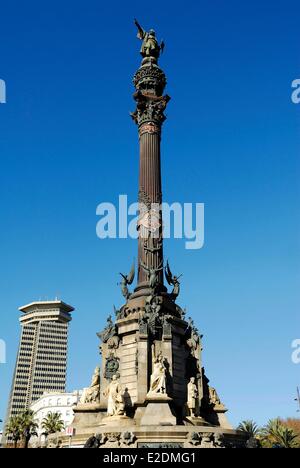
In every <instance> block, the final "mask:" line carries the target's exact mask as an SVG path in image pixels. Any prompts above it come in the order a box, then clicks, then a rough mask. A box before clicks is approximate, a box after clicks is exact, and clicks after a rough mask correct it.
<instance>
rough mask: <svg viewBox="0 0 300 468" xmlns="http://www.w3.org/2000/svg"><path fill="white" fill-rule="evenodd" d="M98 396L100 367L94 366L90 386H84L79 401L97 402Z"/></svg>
mask: <svg viewBox="0 0 300 468" xmlns="http://www.w3.org/2000/svg"><path fill="white" fill-rule="evenodd" d="M99 398H100V368H99V367H96V369H95V371H94V374H93V377H92V382H91V386H90V387H89V388H85V389H84V391H83V394H82V397H81V400H80V403H83V404H85V403H98V402H99Z"/></svg>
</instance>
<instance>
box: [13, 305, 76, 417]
mask: <svg viewBox="0 0 300 468" xmlns="http://www.w3.org/2000/svg"><path fill="white" fill-rule="evenodd" d="M19 310H20V311H21V312H22V313H23V315H22V316H21V317H20V319H19V320H20V324H21V338H20V345H19V350H18V355H17V360H16V366H15V372H14V376H13V382H12V387H11V393H10V399H9V405H8V411H7V419H8V418H9V417H10V416H14V415H16V414H18V413H20V412H22V411H24V410H27V409H29V407H30V405H31V404H32V403H33V402H34V401H36V400H37V399H38V398H40V397H41V396H42V395H43V393H44V392H46V391H53V392H65V390H66V373H67V345H68V325H69V322H70V320H72V317H71V314H70V313H71V312H72V311H73V310H74V308H73V307H71V306H70V305H68V304H65V303H64V302H62V301H59V300H55V301H38V302H32V303H31V304H28V305H25V306H23V307H20V309H19Z"/></svg>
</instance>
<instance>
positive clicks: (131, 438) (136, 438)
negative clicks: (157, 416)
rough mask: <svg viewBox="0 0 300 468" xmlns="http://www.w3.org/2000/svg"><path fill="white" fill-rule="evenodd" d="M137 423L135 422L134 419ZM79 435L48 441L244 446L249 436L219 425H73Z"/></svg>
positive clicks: (103, 444) (65, 444)
mask: <svg viewBox="0 0 300 468" xmlns="http://www.w3.org/2000/svg"><path fill="white" fill-rule="evenodd" d="M132 423H134V421H132ZM72 426H74V428H75V434H74V436H73V437H72V441H71V443H70V438H69V437H68V436H66V435H61V434H52V435H50V436H49V440H48V443H52V444H56V445H58V446H59V447H62V448H64V447H69V446H71V447H74V448H82V447H84V445H85V443H86V442H87V440H88V439H89V438H90V437H92V436H96V437H98V438H99V440H100V447H99V448H104V449H106V448H116V449H117V448H121V449H125V448H129V449H131V448H174V449H176V448H193V449H198V448H233V447H234V448H244V447H245V444H246V437H245V435H244V434H243V433H241V432H238V431H235V430H229V429H223V428H220V427H215V426H179V425H175V426H164V425H161V426H157V425H152V426H151V425H146V426H143V425H139V426H137V425H131V426H130V425H127V424H126V425H125V426H123V427H122V425H119V427H118V426H115V425H102V424H100V425H99V426H97V427H90V428H89V429H88V428H87V427H80V426H77V425H72Z"/></svg>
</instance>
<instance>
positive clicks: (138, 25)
mask: <svg viewBox="0 0 300 468" xmlns="http://www.w3.org/2000/svg"><path fill="white" fill-rule="evenodd" d="M134 24H135V25H136V27H137V28H138V36H137V37H138V38H139V39H141V40H143V39H144V37H145V31H144V30H143V28H142V26H141V25H140V24H139V23H138V21H137V19H136V18H134Z"/></svg>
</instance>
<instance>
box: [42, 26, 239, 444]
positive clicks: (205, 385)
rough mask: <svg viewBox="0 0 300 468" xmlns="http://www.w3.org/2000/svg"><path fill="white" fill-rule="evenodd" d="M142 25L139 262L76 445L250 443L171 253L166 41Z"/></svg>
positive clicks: (109, 332) (89, 392)
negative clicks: (225, 394)
mask: <svg viewBox="0 0 300 468" xmlns="http://www.w3.org/2000/svg"><path fill="white" fill-rule="evenodd" d="M135 24H136V26H137V29H138V38H139V39H140V40H141V41H142V46H141V50H140V53H141V55H142V63H141V66H140V67H139V69H138V70H137V72H136V73H135V75H134V80H133V81H134V86H135V93H134V100H135V101H136V109H135V111H134V112H133V113H132V114H131V117H132V119H133V121H134V122H135V123H136V125H137V127H138V135H139V148H140V171H139V174H140V175H139V222H138V226H137V229H138V233H139V235H138V260H137V265H133V266H132V268H131V270H130V272H129V273H128V274H124V273H121V274H120V277H121V283H120V286H121V292H122V295H123V296H124V299H125V303H124V305H122V307H121V308H120V309H119V310H117V309H116V308H114V315H115V316H114V318H112V317H111V316H109V317H108V319H107V325H106V327H105V329H104V330H103V331H101V332H100V333H98V336H99V338H100V340H101V344H100V354H101V356H102V359H101V361H102V364H101V368H96V370H95V373H94V375H93V378H92V382H91V386H90V387H88V388H86V389H85V390H84V392H83V396H82V399H81V402H80V403H79V404H78V405H77V407H75V409H74V411H75V419H74V423H73V427H74V429H75V435H74V437H73V439H72V444H73V445H78V446H82V447H83V446H84V447H87V448H102V447H103V448H114V447H115V448H117V447H123V448H126V447H129V448H134V447H136V448H140V447H170V448H171V447H174V448H175V447H184V448H189V447H193V448H196V447H197V448H212V447H217V448H221V447H230V446H232V447H237V446H242V445H243V443H244V439H243V436H242V435H241V434H240V433H238V432H237V431H234V430H233V429H232V428H231V426H230V424H229V423H228V421H227V418H226V412H227V409H226V407H225V406H224V405H223V404H222V402H221V400H220V398H219V396H218V394H217V392H216V390H215V389H214V388H212V387H210V386H209V380H208V378H207V376H206V375H205V371H204V368H203V365H202V358H201V353H202V343H201V339H202V336H201V335H200V333H199V331H198V330H197V328H196V327H195V325H194V322H193V320H192V319H191V318H188V319H187V318H186V316H185V315H186V312H185V310H183V309H182V308H181V307H180V306H179V305H178V303H177V300H178V297H179V294H180V279H181V276H179V275H174V274H173V272H172V269H171V267H170V264H169V261H165V260H164V255H163V229H162V211H161V204H162V183H161V155H160V143H161V131H162V125H163V122H164V121H165V119H166V116H165V109H166V107H167V104H168V102H169V100H170V97H169V96H168V95H164V89H165V86H166V76H165V74H164V72H163V71H162V69H161V68H160V67H159V65H158V60H159V57H160V55H161V53H162V51H163V49H164V42H161V43H158V41H157V39H156V35H155V32H154V31H153V30H150V31H149V32H146V31H145V30H144V29H143V28H142V27H141V26H140V25H139V23H138V22H137V21H136V20H135ZM135 270H137V284H136V287H135V288H134V289H133V288H132V284H133V281H134V278H135ZM165 282H166V283H167V285H168V287H169V288H167V287H166V286H165ZM55 437H56V439H55ZM55 437H53V439H52V440H57V434H56V435H55ZM50 439H51V438H50ZM68 444H69V440H68V438H67V437H60V445H62V446H64V445H68Z"/></svg>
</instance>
